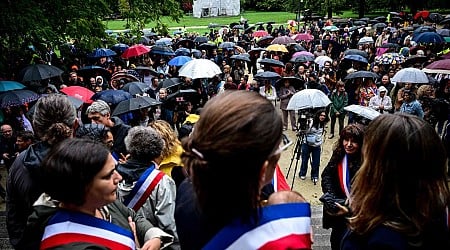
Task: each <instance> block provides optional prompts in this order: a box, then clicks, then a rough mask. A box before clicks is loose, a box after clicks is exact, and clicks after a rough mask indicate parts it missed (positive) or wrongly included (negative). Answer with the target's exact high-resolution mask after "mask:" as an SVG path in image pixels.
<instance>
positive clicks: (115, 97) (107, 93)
mask: <svg viewBox="0 0 450 250" xmlns="http://www.w3.org/2000/svg"><path fill="white" fill-rule="evenodd" d="M132 97H133V96H132V95H131V94H130V93H128V92H126V91H123V90H117V89H107V90H103V91H100V92H97V93H95V94H94V95H93V96H92V97H91V99H92V100H94V101H96V100H103V101H105V102H106V103H108V104H109V105H116V104H118V103H119V102H121V101H125V100H128V99H131V98H132Z"/></svg>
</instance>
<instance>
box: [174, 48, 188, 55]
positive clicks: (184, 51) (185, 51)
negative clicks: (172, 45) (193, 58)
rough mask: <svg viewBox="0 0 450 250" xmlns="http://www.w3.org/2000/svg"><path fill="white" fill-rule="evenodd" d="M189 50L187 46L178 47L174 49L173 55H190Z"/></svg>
mask: <svg viewBox="0 0 450 250" xmlns="http://www.w3.org/2000/svg"><path fill="white" fill-rule="evenodd" d="M190 55H191V51H190V50H189V49H187V48H179V49H177V50H175V56H190Z"/></svg>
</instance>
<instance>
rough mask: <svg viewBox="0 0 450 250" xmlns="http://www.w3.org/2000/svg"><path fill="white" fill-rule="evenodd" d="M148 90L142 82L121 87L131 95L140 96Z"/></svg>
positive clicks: (146, 85)
mask: <svg viewBox="0 0 450 250" xmlns="http://www.w3.org/2000/svg"><path fill="white" fill-rule="evenodd" d="M148 89H149V86H148V84H145V83H143V82H129V83H127V84H125V85H124V86H123V87H122V90H124V91H126V92H128V93H130V94H131V95H133V96H134V95H142V94H144V93H145V92H147V90H148Z"/></svg>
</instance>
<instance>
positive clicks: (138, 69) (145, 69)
mask: <svg viewBox="0 0 450 250" xmlns="http://www.w3.org/2000/svg"><path fill="white" fill-rule="evenodd" d="M134 70H135V71H136V72H138V74H139V75H142V74H144V73H145V72H150V75H152V76H158V72H156V70H154V69H152V68H150V67H147V66H137V67H136V68H135V69H134ZM138 81H139V80H138Z"/></svg>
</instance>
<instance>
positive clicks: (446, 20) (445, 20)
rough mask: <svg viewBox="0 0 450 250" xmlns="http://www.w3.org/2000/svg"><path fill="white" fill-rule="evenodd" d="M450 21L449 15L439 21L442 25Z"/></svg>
mask: <svg viewBox="0 0 450 250" xmlns="http://www.w3.org/2000/svg"><path fill="white" fill-rule="evenodd" d="M448 23H450V18H449V17H447V18H444V19H442V20H441V21H440V22H439V24H440V25H444V24H448Z"/></svg>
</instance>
